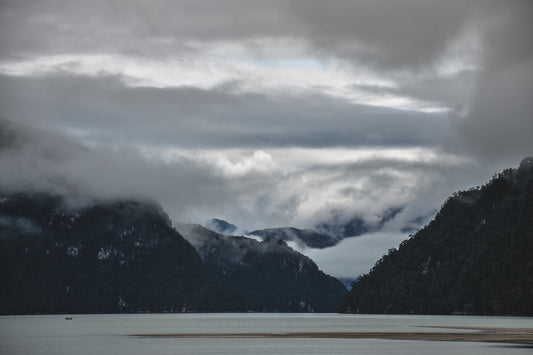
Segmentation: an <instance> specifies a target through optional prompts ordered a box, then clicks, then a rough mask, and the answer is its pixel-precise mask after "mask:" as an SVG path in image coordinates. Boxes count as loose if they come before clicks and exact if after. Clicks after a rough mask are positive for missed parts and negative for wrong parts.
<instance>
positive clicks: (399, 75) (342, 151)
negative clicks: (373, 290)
mask: <svg viewBox="0 0 533 355" xmlns="http://www.w3.org/2000/svg"><path fill="white" fill-rule="evenodd" d="M532 15H533V2H531V1H530V0H523V1H520V0H507V1H488V0H487V1H476V0H474V1H456V0H446V1H437V0H435V1H431V0H390V1H386V0H383V1H376V0H373V1H370V0H368V1H336V0H328V1H312V0H305V1H304V0H302V1H296V0H295V1H290V0H285V1H277V0H271V1H249V0H248V1H244V0H243V1H224V0H222V1H214V0H213V1H205V0H195V1H98V0H96V1H52V0H42V1H6V0H2V1H1V2H0V117H1V119H4V120H9V121H11V122H14V123H16V124H20V125H23V126H25V127H28V128H29V129H30V130H29V131H28V132H27V133H26V135H25V137H22V138H20V140H19V143H18V144H17V145H16V147H14V148H13V147H12V148H10V149H8V150H7V151H6V150H5V149H4V151H3V152H2V153H0V164H1V165H0V168H1V170H2V174H1V175H2V176H1V177H0V188H2V189H8V190H16V189H26V188H33V189H44V190H47V191H54V192H59V193H64V194H67V195H76V196H78V197H79V196H97V197H123V196H142V197H147V198H151V199H155V200H157V201H159V202H160V203H161V204H162V205H163V207H164V208H165V209H166V210H167V211H168V213H169V215H170V217H171V218H172V219H173V220H175V221H181V222H196V223H204V222H205V221H206V220H207V219H208V218H211V217H218V218H223V219H227V220H229V221H230V222H232V223H235V224H237V225H239V227H241V228H244V229H248V230H253V229H259V228H266V227H278V226H295V227H300V228H313V227H314V226H315V225H316V224H317V223H319V222H322V221H327V220H329V219H331V218H332V216H336V218H338V219H339V220H340V221H343V220H348V219H350V218H352V217H354V216H359V217H362V218H364V219H365V220H367V221H369V222H370V223H371V222H373V221H377V220H379V218H380V216H381V215H382V214H383V213H384V212H385V211H387V210H389V209H390V208H398V207H401V208H403V210H402V213H400V214H399V215H398V216H397V219H396V220H395V221H392V222H391V223H390V224H389V225H388V226H387V228H386V229H387V230H385V231H383V234H379V235H378V237H376V238H375V239H372V241H371V242H368V243H366V244H365V245H364V247H361V246H357V244H356V242H352V241H350V242H347V243H346V245H345V247H344V248H343V249H344V250H345V251H346V250H349V251H350V252H352V253H353V255H354V256H357V253H358V250H359V254H360V255H363V254H364V255H369V254H368V252H366V251H365V250H367V249H368V248H371V249H372V250H375V251H376V253H377V254H380V253H381V254H382V251H383V252H385V251H386V250H387V249H388V248H389V247H390V246H393V245H397V244H398V242H399V241H400V240H401V239H402V234H401V233H399V232H398V230H399V229H400V228H401V227H402V225H404V224H405V223H407V222H409V221H411V220H413V219H415V218H418V217H421V216H427V215H428V214H429V215H430V214H431V213H432V211H435V209H437V208H439V207H440V205H441V204H442V203H443V202H444V199H445V198H446V197H447V196H449V195H450V194H451V193H453V192H454V191H456V190H458V189H466V188H469V187H471V186H476V185H480V184H483V183H485V182H487V181H488V180H489V179H490V178H491V176H492V175H493V174H494V173H496V172H498V171H499V170H501V169H503V168H506V167H516V166H517V165H518V163H519V162H520V160H521V158H523V157H524V156H526V155H533V100H532V99H531V93H532V92H533V36H531V33H533V28H532V27H533V25H532V24H533V21H531V18H532ZM395 233H396V234H395ZM389 235H394V237H390V238H388V239H387V236H389ZM365 240H371V239H369V238H366V239H365V238H361V239H360V241H361V243H362V242H364V241H365ZM365 248H366V249H365ZM337 249H339V248H337ZM329 255H330V256H328V257H326V258H325V259H327V258H329V259H328V260H335V255H334V254H332V253H330V254H329ZM339 255H340V254H339ZM332 256H333V257H332ZM337 256H338V255H337ZM318 258H322V259H323V260H325V259H324V257H323V256H318ZM322 259H321V260H322ZM339 259H340V258H339ZM355 259H357V258H355ZM356 262H357V261H354V264H355V263H356ZM319 264H320V263H319ZM367 264H368V262H365V263H363V262H362V263H361V265H360V266H359V267H358V269H356V270H355V269H354V270H351V271H350V273H352V272H357V270H361V271H360V272H359V273H363V272H366V270H365V268H366V269H368V265H367ZM322 265H326V262H324V263H323V264H322ZM339 265H340V264H339ZM339 265H337V266H336V269H335V270H336V271H330V272H334V273H336V274H337V275H339V274H340V272H339V271H338V270H339V269H341V268H342V267H344V266H342V265H340V266H339ZM370 266H371V265H370ZM323 267H326V266H323ZM328 268H329V266H328ZM333 268H335V267H333ZM333 268H330V269H329V270H333ZM352 269H353V268H352Z"/></svg>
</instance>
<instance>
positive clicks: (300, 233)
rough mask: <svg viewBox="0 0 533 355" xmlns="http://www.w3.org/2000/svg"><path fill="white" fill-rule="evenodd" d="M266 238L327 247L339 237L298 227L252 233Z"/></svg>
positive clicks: (304, 245)
mask: <svg viewBox="0 0 533 355" xmlns="http://www.w3.org/2000/svg"><path fill="white" fill-rule="evenodd" d="M250 234H251V235H256V236H259V237H261V238H262V239H263V240H266V239H271V238H275V239H280V240H283V241H286V242H289V241H291V242H295V243H296V244H298V245H299V246H300V247H309V248H319V249H322V248H327V247H331V246H333V245H335V244H337V241H338V240H337V239H335V238H333V237H330V236H329V235H325V234H322V233H318V232H315V231H313V230H308V229H298V228H290V227H287V228H268V229H261V230H256V231H253V232H251V233H250Z"/></svg>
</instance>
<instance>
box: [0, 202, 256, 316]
mask: <svg viewBox="0 0 533 355" xmlns="http://www.w3.org/2000/svg"><path fill="white" fill-rule="evenodd" d="M0 270H1V273H0V284H1V285H2V291H1V293H0V314H20V313H24V314H28V313H113V312H139V311H151V312H163V311H183V310H188V311H228V310H245V309H246V308H247V307H246V306H245V305H244V303H243V301H242V299H241V298H240V297H238V296H237V295H236V294H235V293H234V292H233V291H231V290H229V289H228V288H226V287H224V286H220V285H218V284H216V283H215V282H212V281H210V280H209V279H208V278H207V275H206V274H205V272H204V271H203V266H202V264H201V259H200V257H199V255H198V254H197V253H196V251H195V250H194V248H193V247H192V246H191V245H190V244H189V243H188V242H187V241H185V240H184V239H183V238H182V237H181V236H180V235H179V234H178V233H177V232H176V231H175V230H174V229H172V228H171V226H170V221H169V219H168V217H167V216H166V215H165V214H164V212H163V211H162V210H161V209H160V208H159V206H157V205H154V204H151V203H144V202H143V203H141V202H136V201H115V202H106V203H99V204H92V205H89V206H85V207H82V208H72V207H68V206H66V205H65V203H64V201H63V200H62V199H61V198H59V197H56V196H51V195H46V194H23V193H19V194H10V195H6V194H2V195H1V198H0Z"/></svg>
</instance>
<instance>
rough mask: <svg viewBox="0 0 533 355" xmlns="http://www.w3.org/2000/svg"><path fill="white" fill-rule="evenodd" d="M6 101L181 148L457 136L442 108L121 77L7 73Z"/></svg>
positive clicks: (7, 108)
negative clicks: (134, 84) (129, 82)
mask: <svg viewBox="0 0 533 355" xmlns="http://www.w3.org/2000/svg"><path fill="white" fill-rule="evenodd" d="M21 100H22V101H23V102H24V103H23V104H21ZM0 104H1V106H2V113H3V115H4V116H5V117H7V118H10V117H16V118H17V119H18V120H24V121H26V122H28V123H31V124H32V125H40V126H41V127H48V126H51V127H57V129H65V128H66V129H77V130H82V131H85V132H91V134H92V135H93V136H94V137H93V138H95V139H106V137H109V138H108V139H112V140H115V141H117V142H118V143H125V142H136V144H148V145H150V144H156V145H157V144H163V145H174V146H177V147H181V148H216V147H219V148H231V147H238V148H268V147H291V146H303V147H339V146H352V147H354V146H371V145H373V146H406V145H412V146H427V145H429V146H432V145H436V144H437V145H439V144H443V143H445V142H447V141H448V140H449V139H450V135H451V132H450V128H451V127H450V126H449V123H448V122H447V117H446V116H445V115H443V114H425V113H414V112H406V111H399V110H392V109H384V108H378V107H372V106H364V105H355V104H350V103H345V102H342V101H340V100H336V99H332V98H328V97H326V96H320V95H314V96H302V95H286V96H284V97H281V96H277V97H271V96H265V95H259V94H241V95H236V94H231V93H226V92H224V91H223V88H220V89H214V90H200V89H191V88H176V89H155V88H127V87H125V86H123V85H121V83H120V81H119V80H118V79H116V78H94V79H91V78H79V77H71V76H62V77H36V78H18V77H17V78H13V77H6V76H0Z"/></svg>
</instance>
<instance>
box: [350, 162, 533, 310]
mask: <svg viewBox="0 0 533 355" xmlns="http://www.w3.org/2000/svg"><path fill="white" fill-rule="evenodd" d="M532 256H533V158H526V159H524V160H523V161H522V163H521V165H520V167H519V168H518V169H508V170H505V171H503V172H502V173H500V174H498V175H496V176H495V177H494V178H493V179H492V181H490V182H489V183H488V184H486V185H484V186H482V187H480V188H473V189H470V190H468V191H462V192H459V193H456V194H454V196H452V197H450V198H449V199H448V200H447V201H446V202H445V204H444V205H443V206H442V208H441V210H440V212H439V213H438V214H437V216H436V217H435V219H434V220H433V221H432V222H431V223H430V224H429V225H427V226H426V227H425V228H423V229H422V230H420V231H419V232H418V233H416V235H415V236H413V237H411V238H410V239H408V240H406V241H404V242H403V243H402V244H401V245H400V248H399V250H395V249H391V250H390V251H389V254H388V255H386V256H384V257H382V258H381V259H380V260H379V261H378V262H377V263H376V264H375V266H374V267H373V268H372V270H371V271H370V272H369V273H368V274H366V275H364V276H361V277H360V279H359V281H358V282H357V283H356V284H354V287H353V288H352V290H351V291H350V292H349V293H348V295H347V296H346V298H345V299H344V300H343V302H342V304H341V307H340V309H341V312H354V313H355V312H361V313H416V314H453V313H467V314H485V315H529V316H531V315H533V302H532V300H533V258H532Z"/></svg>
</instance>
